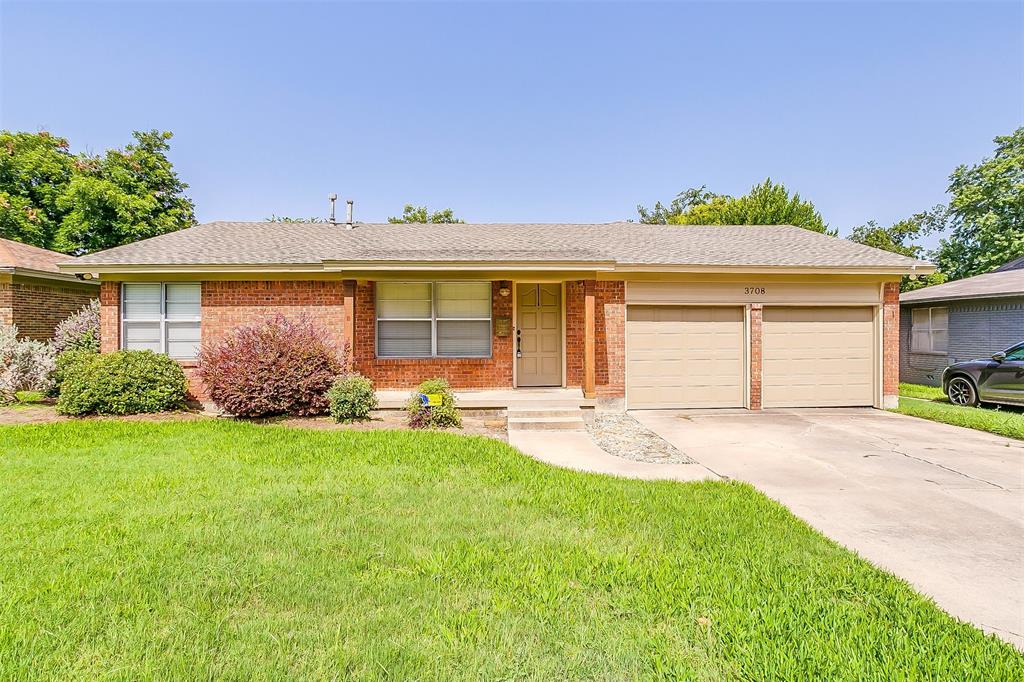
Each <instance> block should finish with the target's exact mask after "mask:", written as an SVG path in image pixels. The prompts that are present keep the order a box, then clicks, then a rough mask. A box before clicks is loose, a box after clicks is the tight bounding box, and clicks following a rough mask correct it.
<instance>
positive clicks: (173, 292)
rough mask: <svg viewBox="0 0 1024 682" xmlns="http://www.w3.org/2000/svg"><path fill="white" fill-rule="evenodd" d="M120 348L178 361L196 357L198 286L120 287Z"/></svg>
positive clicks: (172, 284)
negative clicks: (164, 356) (161, 354)
mask: <svg viewBox="0 0 1024 682" xmlns="http://www.w3.org/2000/svg"><path fill="white" fill-rule="evenodd" d="M121 299H122V300H121V320H122V322H121V324H122V330H121V340H122V341H121V346H122V348H124V349H125V350H151V351H153V352H155V353H166V354H167V355H169V356H170V357H172V358H177V359H181V360H191V359H194V358H195V357H196V356H197V355H198V354H199V320H200V303H199V299H200V285H199V284H192V283H188V284H185V283H177V282H173V283H166V284H160V283H148V282H147V283H145V284H143V283H134V282H133V283H125V284H123V285H121Z"/></svg>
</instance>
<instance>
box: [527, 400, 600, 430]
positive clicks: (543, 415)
mask: <svg viewBox="0 0 1024 682" xmlns="http://www.w3.org/2000/svg"><path fill="white" fill-rule="evenodd" d="M585 428H586V424H585V423H584V422H583V412H582V411H581V410H580V408H578V407H576V408H567V407H553V408H549V409H544V408H542V407H538V406H531V407H528V408H511V407H510V408H509V410H508V430H509V431H583V430H584V429H585Z"/></svg>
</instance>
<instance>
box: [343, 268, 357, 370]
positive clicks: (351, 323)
mask: <svg viewBox="0 0 1024 682" xmlns="http://www.w3.org/2000/svg"><path fill="white" fill-rule="evenodd" d="M341 290H342V309H343V311H342V334H343V335H344V342H345V344H346V346H347V347H348V360H349V361H354V360H355V355H356V334H355V331H356V281H355V280H354V279H346V280H345V281H343V282H342V283H341Z"/></svg>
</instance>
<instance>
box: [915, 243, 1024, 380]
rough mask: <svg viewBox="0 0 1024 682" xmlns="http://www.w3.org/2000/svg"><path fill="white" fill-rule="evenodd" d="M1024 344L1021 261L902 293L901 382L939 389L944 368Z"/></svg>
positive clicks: (1023, 289)
mask: <svg viewBox="0 0 1024 682" xmlns="http://www.w3.org/2000/svg"><path fill="white" fill-rule="evenodd" d="M1022 341H1024V257H1022V258H1018V259H1017V260H1014V261H1010V262H1009V263H1007V264H1006V265H1003V266H1002V267H1000V268H998V269H996V270H993V271H992V272H988V273H985V274H984V275H977V276H975V277H968V278H966V279H961V280H957V281H955V282H947V283H945V284H939V285H936V286H933V287H926V288H924V289H918V290H917V291H908V292H906V293H904V294H901V295H900V381H903V382H909V383H914V384H928V385H930V386H938V385H939V384H940V383H941V380H942V370H943V369H945V368H946V366H947V365H951V364H953V363H954V362H961V361H963V360H973V359H975V358H985V357H988V356H990V355H992V354H993V353H995V352H998V351H1001V350H1005V349H1007V348H1009V347H1010V346H1012V345H1014V344H1017V343H1020V342H1022Z"/></svg>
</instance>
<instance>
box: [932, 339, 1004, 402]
mask: <svg viewBox="0 0 1024 682" xmlns="http://www.w3.org/2000/svg"><path fill="white" fill-rule="evenodd" d="M942 390H943V392H944V393H945V394H946V396H948V397H949V402H951V403H953V404H954V405H977V404H978V403H979V402H984V403H1005V404H1007V405H1024V343H1018V344H1017V345H1016V346H1014V347H1012V348H1008V349H1006V350H1005V351H1002V352H1000V353H996V354H995V355H993V356H992V357H991V358H990V359H986V360H966V361H964V362H958V363H956V364H955V365H950V366H949V367H947V368H946V369H945V371H943V372H942Z"/></svg>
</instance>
